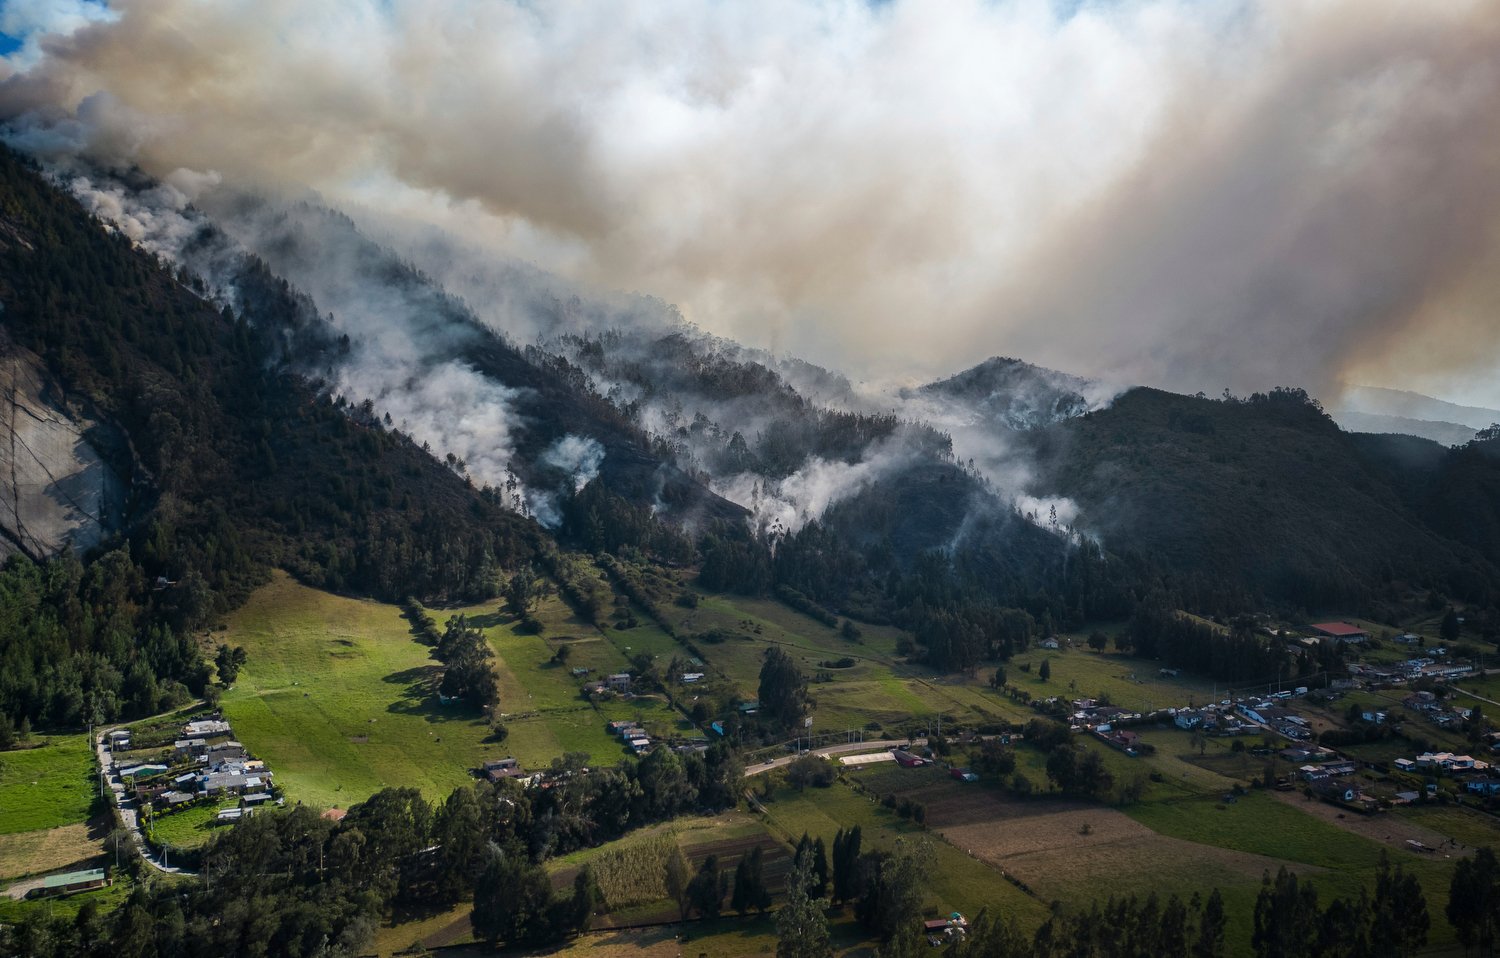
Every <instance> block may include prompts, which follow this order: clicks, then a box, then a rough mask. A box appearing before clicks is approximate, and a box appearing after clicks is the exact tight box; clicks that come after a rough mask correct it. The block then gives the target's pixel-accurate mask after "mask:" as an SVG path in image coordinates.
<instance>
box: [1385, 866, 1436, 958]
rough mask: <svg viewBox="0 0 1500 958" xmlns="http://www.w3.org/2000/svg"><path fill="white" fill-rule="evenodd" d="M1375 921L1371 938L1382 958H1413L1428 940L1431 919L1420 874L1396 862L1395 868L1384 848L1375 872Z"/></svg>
mask: <svg viewBox="0 0 1500 958" xmlns="http://www.w3.org/2000/svg"><path fill="white" fill-rule="evenodd" d="M1371 913H1372V914H1373V915H1374V925H1373V927H1372V928H1371V929H1370V942H1371V944H1372V945H1374V947H1375V952H1374V953H1375V954H1376V955H1377V956H1379V958H1410V956H1412V955H1415V954H1416V953H1417V952H1418V951H1420V950H1421V948H1422V946H1423V945H1425V944H1427V932H1428V930H1429V929H1430V928H1431V927H1432V919H1431V917H1430V916H1429V915H1428V914H1427V898H1426V896H1425V895H1423V894H1422V885H1421V883H1420V882H1418V881H1417V876H1415V875H1413V874H1411V873H1410V872H1408V871H1407V870H1406V869H1405V868H1404V867H1403V866H1401V865H1399V864H1398V865H1397V866H1396V867H1395V869H1394V870H1393V869H1392V868H1391V862H1390V859H1389V858H1388V857H1386V854H1385V852H1384V851H1382V852H1381V853H1380V867H1379V870H1378V871H1377V872H1376V873H1375V901H1374V904H1373V907H1372V908H1371Z"/></svg>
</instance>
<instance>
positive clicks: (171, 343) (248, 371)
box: [0, 151, 534, 597]
mask: <svg viewBox="0 0 1500 958" xmlns="http://www.w3.org/2000/svg"><path fill="white" fill-rule="evenodd" d="M0 185H3V189H4V192H3V194H0V195H3V205H0V218H3V221H4V228H5V231H6V233H7V234H8V235H10V236H13V237H19V238H22V239H24V240H25V242H13V243H9V244H7V245H6V246H5V247H4V248H3V249H0V305H3V307H4V314H3V315H4V321H5V329H6V332H7V333H8V334H9V335H10V337H11V338H12V339H13V340H14V342H15V343H16V345H17V346H18V347H20V348H23V349H28V350H31V351H32V352H34V353H35V354H36V355H37V356H38V357H40V359H41V361H42V362H43V364H44V365H45V367H46V370H47V373H48V375H50V376H53V377H55V378H56V380H57V381H58V382H59V383H60V384H61V387H62V388H63V389H65V390H66V391H67V393H68V394H69V395H70V396H76V397H77V398H78V399H79V400H80V401H81V402H84V403H87V404H88V406H89V408H90V409H91V410H93V411H94V413H95V415H97V417H98V418H99V419H100V421H101V422H102V423H104V424H105V425H107V426H108V427H109V428H110V429H112V430H114V431H115V432H116V433H117V434H118V435H119V436H121V437H123V441H122V442H118V443H115V444H112V447H111V448H108V449H101V450H100V452H101V454H102V455H104V456H105V457H106V459H107V461H108V465H109V466H110V468H111V469H112V470H113V471H114V472H115V473H116V474H117V475H119V476H120V477H121V481H122V482H125V483H129V484H133V485H136V486H138V487H140V488H142V489H143V490H147V491H145V492H143V493H142V494H139V495H137V496H136V497H134V499H133V500H132V503H131V508H130V511H129V514H128V515H127V516H125V517H124V518H125V522H124V525H125V528H126V529H127V530H128V531H129V533H130V535H131V541H132V545H133V551H134V553H135V555H136V557H137V558H138V559H139V560H140V561H142V562H143V563H144V567H145V571H146V572H147V573H149V574H150V575H152V576H155V575H164V576H166V577H167V578H168V579H169V580H173V581H176V580H179V579H181V578H183V577H184V576H186V575H188V574H189V573H194V572H196V573H198V574H199V575H201V576H202V577H203V578H204V579H205V580H206V581H207V583H208V585H209V587H210V588H211V589H212V590H214V591H221V592H226V593H230V594H235V593H239V592H241V591H242V590H243V588H244V587H245V578H246V576H247V575H250V576H251V577H252V578H253V575H252V574H251V573H250V572H249V570H250V569H252V568H253V567H254V566H255V565H256V564H257V563H264V562H280V563H282V564H286V565H289V566H291V567H293V568H299V569H301V570H303V571H304V572H305V573H307V574H308V575H311V576H313V577H314V578H319V579H321V580H323V581H326V582H327V583H329V584H332V585H335V586H338V587H343V586H346V585H347V586H356V587H359V588H362V589H367V590H369V591H372V592H375V593H377V594H383V595H387V596H392V597H397V596H400V595H404V594H406V593H407V592H417V593H425V594H428V595H432V596H441V595H445V594H456V595H461V594H482V593H483V592H485V591H486V590H487V589H493V587H494V584H493V582H490V583H488V584H485V583H484V582H482V581H481V579H482V577H483V576H482V575H481V574H480V573H479V571H478V570H480V569H481V568H483V569H486V570H487V572H486V573H485V575H488V576H489V577H490V578H491V579H492V578H493V574H494V570H495V568H496V567H497V566H498V565H505V566H509V565H513V564H514V563H515V562H517V561H519V560H520V559H522V558H524V557H526V556H528V555H530V554H531V552H532V549H533V546H532V545H531V544H530V540H531V539H532V538H534V532H532V531H530V530H529V529H528V524H527V523H525V522H523V521H521V520H520V519H519V518H518V517H516V516H515V515H514V514H513V513H510V512H508V511H506V510H504V509H501V508H499V507H498V506H496V505H493V504H491V503H488V502H486V501H485V500H484V499H483V497H481V496H479V495H478V494H477V492H476V491H475V490H474V489H473V488H472V487H470V486H469V485H467V484H466V483H465V482H464V480H463V479H462V478H460V477H459V476H457V475H455V474H454V473H453V471H452V470H449V469H445V468H443V467H442V466H441V465H440V464H438V463H437V462H435V461H434V460H433V459H432V458H431V457H429V456H427V455H425V454H424V453H423V452H422V451H421V450H420V449H418V448H417V447H415V446H414V445H413V444H412V443H411V442H410V441H409V440H407V439H405V438H404V437H402V436H400V435H398V434H396V433H395V432H392V431H390V430H387V429H384V428H382V427H381V426H380V424H379V423H377V422H375V421H374V420H373V417H370V416H360V415H359V414H358V411H353V412H354V415H351V414H349V413H347V412H346V411H344V410H343V409H341V408H338V407H337V405H336V404H334V403H332V402H330V401H329V400H328V399H326V398H321V397H320V396H319V394H318V392H317V391H316V389H314V388H313V386H312V385H310V384H309V383H307V382H306V381H304V380H303V379H302V378H301V377H299V376H298V375H296V374H295V372H294V371H293V368H292V366H291V364H290V362H289V361H288V352H289V350H288V348H287V347H288V344H296V345H297V346H298V348H299V349H301V350H303V351H306V352H311V353H313V354H314V355H315V356H316V354H317V353H318V351H319V350H321V351H322V353H323V354H324V355H323V358H324V359H327V358H329V357H330V356H332V355H333V354H335V353H336V351H337V349H338V345H337V343H336V341H335V340H333V339H332V338H331V337H328V336H323V335H316V334H315V331H309V330H308V329H307V325H308V314H307V311H306V309H305V304H303V303H300V302H299V301H298V300H297V298H296V297H295V296H294V295H293V293H292V292H291V291H290V290H288V289H287V287H286V286H285V284H284V283H280V282H278V281H276V280H275V279H274V278H272V277H270V276H269V275H268V274H265V272H264V270H263V268H262V269H260V270H256V269H253V268H251V269H247V271H246V275H247V276H248V277H249V278H250V279H251V280H253V281H254V283H253V285H247V286H246V293H247V295H245V296H244V297H243V300H244V308H243V310H242V311H241V312H240V314H239V315H233V314H232V313H231V312H230V311H229V310H228V309H223V310H221V309H218V308H216V307H215V306H214V305H212V304H211V303H209V302H207V301H205V300H204V299H203V298H202V296H200V295H198V294H197V293H195V292H194V291H193V290H191V289H189V288H188V287H187V286H185V285H183V284H182V283H181V282H179V281H178V280H177V279H175V278H174V277H173V276H172V275H171V274H170V273H168V272H167V271H165V270H164V269H162V268H161V266H160V265H159V263H158V261H157V260H156V259H155V258H153V257H152V256H150V255H148V254H146V253H144V252H142V251H140V250H138V249H135V248H133V246H132V244H131V242H130V241H129V240H128V239H126V238H125V237H124V236H123V235H120V234H118V233H116V234H111V233H109V232H106V231H105V230H103V229H101V228H100V226H99V224H98V223H97V222H95V221H93V220H91V219H90V218H89V217H88V216H87V215H86V214H85V213H84V212H83V211H82V210H81V209H79V207H78V205H77V203H75V202H74V201H73V200H72V199H71V198H70V197H68V196H65V195H63V194H61V193H60V192H58V191H57V190H56V189H54V188H53V187H51V186H50V185H48V184H47V183H45V182H43V180H42V178H41V177H40V176H39V175H38V174H37V173H36V172H35V171H33V170H31V169H29V168H27V166H26V164H25V163H23V162H22V161H21V160H19V159H18V158H17V157H16V156H15V155H14V154H11V153H9V152H6V151H0Z"/></svg>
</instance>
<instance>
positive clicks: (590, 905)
mask: <svg viewBox="0 0 1500 958" xmlns="http://www.w3.org/2000/svg"><path fill="white" fill-rule="evenodd" d="M599 897H600V896H599V883H598V881H597V880H595V878H594V869H593V868H592V867H591V866H589V865H584V866H583V868H582V869H581V870H580V871H579V872H578V874H577V875H576V876H574V878H573V897H572V898H571V899H569V900H568V903H567V913H566V916H565V917H566V919H567V928H566V929H565V930H566V931H569V932H572V933H573V934H582V933H583V932H586V931H588V930H589V923H590V922H592V921H593V919H594V909H595V908H597V907H599ZM559 930H563V929H559Z"/></svg>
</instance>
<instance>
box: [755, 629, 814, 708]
mask: <svg viewBox="0 0 1500 958" xmlns="http://www.w3.org/2000/svg"><path fill="white" fill-rule="evenodd" d="M760 708H761V711H762V712H764V713H766V714H768V715H769V716H771V717H772V718H773V719H775V720H776V721H778V722H780V723H781V724H782V725H785V726H787V727H789V728H790V727H791V726H794V725H796V724H797V723H798V722H800V721H802V714H803V712H805V711H806V709H807V680H806V679H805V678H803V677H802V673H801V672H799V671H798V670H797V664H796V663H795V662H793V661H792V657H791V656H790V655H788V654H787V653H786V652H785V651H784V650H783V649H782V648H781V647H780V646H778V645H773V646H771V648H770V649H769V650H767V652H766V661H765V663H764V664H763V665H762V666H761V667H760Z"/></svg>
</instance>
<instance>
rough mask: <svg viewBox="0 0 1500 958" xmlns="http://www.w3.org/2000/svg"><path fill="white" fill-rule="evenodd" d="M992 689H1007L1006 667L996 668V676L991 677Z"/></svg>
mask: <svg viewBox="0 0 1500 958" xmlns="http://www.w3.org/2000/svg"><path fill="white" fill-rule="evenodd" d="M990 688H992V689H1003V688H1005V666H1003V665H1001V666H997V667H996V668H995V674H994V675H991V676H990Z"/></svg>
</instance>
